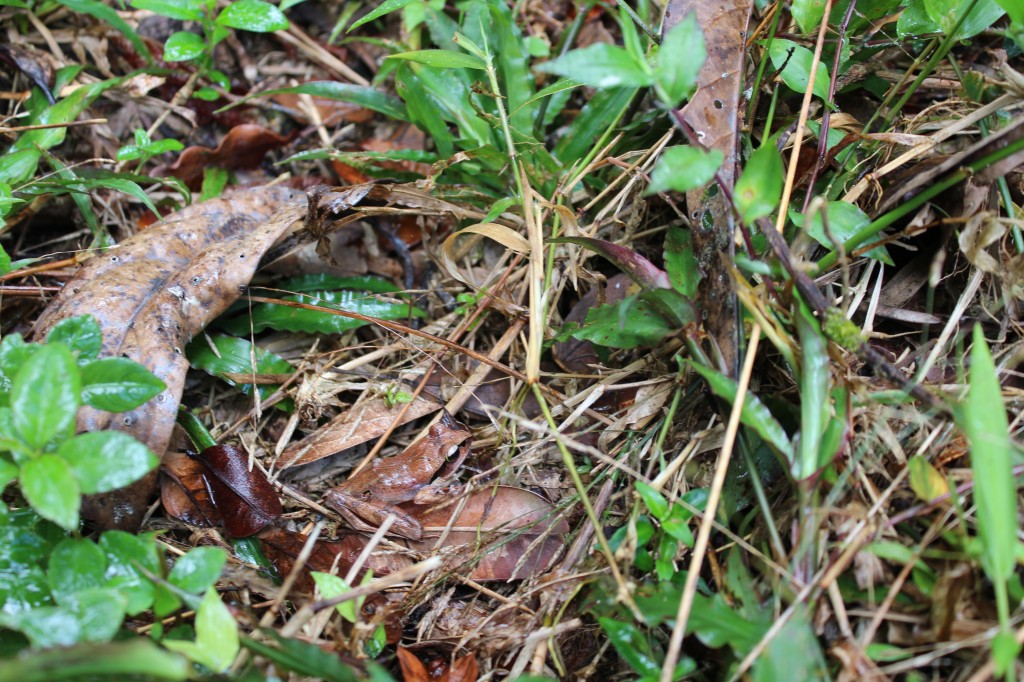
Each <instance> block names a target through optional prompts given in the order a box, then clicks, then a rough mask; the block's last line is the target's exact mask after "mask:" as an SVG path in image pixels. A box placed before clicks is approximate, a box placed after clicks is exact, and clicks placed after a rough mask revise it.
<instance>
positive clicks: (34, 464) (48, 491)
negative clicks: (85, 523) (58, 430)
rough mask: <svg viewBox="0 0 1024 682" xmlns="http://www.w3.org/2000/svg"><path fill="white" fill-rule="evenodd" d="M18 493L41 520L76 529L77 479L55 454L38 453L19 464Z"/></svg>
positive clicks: (78, 500)
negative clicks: (23, 496) (36, 455)
mask: <svg viewBox="0 0 1024 682" xmlns="http://www.w3.org/2000/svg"><path fill="white" fill-rule="evenodd" d="M21 492H22V494H24V495H25V499H26V500H28V502H29V504H31V505H32V508H33V509H35V510H36V512H38V513H39V515H40V516H42V517H43V518H44V519H49V520H50V521H53V522H54V523H56V524H57V525H58V526H61V527H62V528H66V529H67V530H77V529H78V506H79V504H80V503H81V498H80V497H79V495H80V492H79V489H78V481H76V480H75V477H74V474H73V473H72V472H71V467H69V466H68V463H67V462H65V461H64V460H63V459H61V458H60V457H57V456H56V455H42V456H40V457H38V458H36V459H32V460H29V461H28V462H25V464H24V465H22V467H21Z"/></svg>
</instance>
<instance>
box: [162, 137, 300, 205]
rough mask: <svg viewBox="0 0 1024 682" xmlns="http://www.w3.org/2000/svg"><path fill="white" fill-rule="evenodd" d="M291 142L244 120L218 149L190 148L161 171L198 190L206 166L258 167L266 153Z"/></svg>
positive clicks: (231, 168)
mask: <svg viewBox="0 0 1024 682" xmlns="http://www.w3.org/2000/svg"><path fill="white" fill-rule="evenodd" d="M290 141H291V137H290V136H289V137H283V136H281V135H278V134H277V133H275V132H274V131H272V130H268V129H266V128H264V127H263V126H258V125H255V124H253V123H243V124H241V125H237V126H235V127H234V128H232V129H231V130H229V131H228V134H227V135H225V136H224V139H223V140H221V141H220V144H219V145H217V148H216V149H210V148H209V147H200V146H194V147H189V148H187V149H185V150H183V151H182V152H181V154H179V155H178V160H177V161H175V162H174V163H173V164H171V165H170V166H168V167H167V168H165V169H162V170H163V171H164V172H166V173H167V174H169V175H173V176H174V177H176V178H178V179H179V180H181V181H182V182H184V183H185V184H186V185H188V187H189V189H192V190H197V189H199V186H200V185H201V184H202V182H203V171H204V170H205V169H206V168H208V167H210V166H216V167H219V168H226V169H228V170H233V169H236V168H256V167H257V166H259V165H260V163H261V162H262V161H263V157H264V156H266V154H267V152H269V151H271V150H272V149H277V148H279V147H283V146H284V145H286V144H288V143H289V142H290ZM160 170H161V169H157V171H155V174H156V175H160Z"/></svg>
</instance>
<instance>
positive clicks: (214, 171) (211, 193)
mask: <svg viewBox="0 0 1024 682" xmlns="http://www.w3.org/2000/svg"><path fill="white" fill-rule="evenodd" d="M230 175H231V174H230V173H228V169H227V168H221V167H219V166H207V167H206V168H204V169H203V186H202V187H201V188H200V190H199V203H202V202H204V201H207V200H208V199H215V198H216V197H219V196H220V195H221V194H222V193H223V192H224V188H225V187H227V184H228V178H229V177H230Z"/></svg>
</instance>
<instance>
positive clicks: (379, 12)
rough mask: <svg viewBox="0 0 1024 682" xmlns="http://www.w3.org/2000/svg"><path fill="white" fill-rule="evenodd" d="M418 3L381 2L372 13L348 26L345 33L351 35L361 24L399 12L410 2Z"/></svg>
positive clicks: (403, 1) (400, 0)
mask: <svg viewBox="0 0 1024 682" xmlns="http://www.w3.org/2000/svg"><path fill="white" fill-rule="evenodd" d="M419 1H420V0H384V2H382V3H381V4H380V5H378V6H377V7H376V8H374V9H373V10H372V11H370V12H369V13H367V14H366V16H364V17H363V18H362V19H359V20H357V21H355V22H353V23H352V25H351V26H349V27H348V29H346V30H345V33H351V32H352V31H354V30H355V29H357V28H359V27H360V26H362V25H363V24H366V23H369V22H371V21H373V20H374V19H379V18H380V17H382V16H384V15H385V14H390V13H391V12H394V11H396V10H400V9H402V8H403V7H405V6H406V5H408V4H409V3H410V2H419Z"/></svg>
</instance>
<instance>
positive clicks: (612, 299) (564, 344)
mask: <svg viewBox="0 0 1024 682" xmlns="http://www.w3.org/2000/svg"><path fill="white" fill-rule="evenodd" d="M630 282H631V280H630V278H629V277H627V276H626V275H624V274H621V273H620V274H618V275H614V276H612V277H610V278H609V279H608V282H607V283H606V284H605V286H604V287H603V290H602V289H601V288H598V287H593V288H591V290H590V291H588V292H587V293H586V294H584V295H583V297H582V298H581V299H580V300H579V301H577V302H576V304H575V305H574V306H573V307H572V310H570V311H569V314H568V315H566V316H565V322H566V324H568V323H570V322H576V323H577V324H580V325H582V324H583V322H584V321H585V320H586V319H587V312H589V311H590V309H591V308H594V307H596V306H597V305H598V303H599V297H600V295H601V294H603V295H604V301H603V302H604V303H605V304H608V305H611V304H613V303H618V302H619V301H621V300H622V299H624V298H626V296H627V295H628V294H629V285H630ZM551 354H552V356H554V359H555V362H557V363H558V364H559V365H560V366H561V367H562V369H564V370H565V371H566V372H575V373H577V374H589V373H591V372H593V371H594V368H593V365H597V364H599V363H600V362H601V360H600V358H599V357H598V356H597V350H596V349H595V348H594V344H592V343H591V342H590V341H584V340H581V339H573V338H569V339H566V340H565V341H558V342H556V343H555V345H554V346H553V347H552V348H551Z"/></svg>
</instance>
